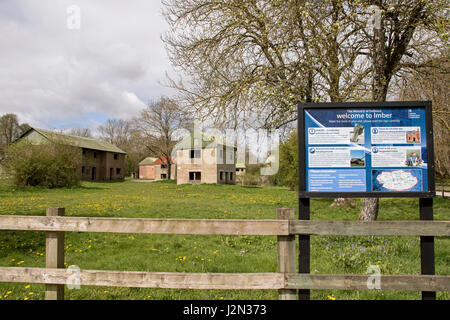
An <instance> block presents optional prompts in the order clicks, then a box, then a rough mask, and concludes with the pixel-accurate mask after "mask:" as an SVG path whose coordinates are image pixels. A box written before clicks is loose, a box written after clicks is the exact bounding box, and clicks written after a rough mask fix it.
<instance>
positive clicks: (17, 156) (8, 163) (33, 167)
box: [2, 140, 81, 188]
mask: <svg viewBox="0 0 450 320" xmlns="http://www.w3.org/2000/svg"><path fill="white" fill-rule="evenodd" d="M80 161H81V152H80V151H79V150H78V149H76V148H74V147H70V146H67V145H64V144H61V143H45V144H40V145H32V144H30V143H29V142H27V141H24V140H23V141H19V142H18V143H15V144H12V145H10V146H9V147H8V149H7V150H6V153H5V159H4V160H3V162H2V165H3V167H4V168H5V170H6V171H7V172H8V173H9V174H10V175H11V178H12V180H13V184H14V185H15V186H42V187H46V188H55V187H70V186H75V185H79V183H80V178H79V177H78V175H77V167H78V164H79V163H80Z"/></svg>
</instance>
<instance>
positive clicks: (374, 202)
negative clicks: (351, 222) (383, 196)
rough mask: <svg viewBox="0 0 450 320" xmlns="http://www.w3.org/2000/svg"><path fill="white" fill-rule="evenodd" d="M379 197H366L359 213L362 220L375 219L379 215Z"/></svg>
mask: <svg viewBox="0 0 450 320" xmlns="http://www.w3.org/2000/svg"><path fill="white" fill-rule="evenodd" d="M379 200H380V199H378V198H365V199H363V200H362V201H363V202H362V208H361V212H360V214H359V220H361V221H375V220H377V217H378V209H379V205H380V201H379Z"/></svg>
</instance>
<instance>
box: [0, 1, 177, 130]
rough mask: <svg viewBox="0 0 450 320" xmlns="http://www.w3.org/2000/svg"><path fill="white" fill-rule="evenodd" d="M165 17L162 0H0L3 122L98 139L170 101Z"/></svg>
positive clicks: (170, 70)
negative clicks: (112, 125)
mask: <svg viewBox="0 0 450 320" xmlns="http://www.w3.org/2000/svg"><path fill="white" fill-rule="evenodd" d="M161 10H162V5H161V3H160V0H131V1H124V0H108V1H104V0H81V1H79V0H71V1H66V0H58V1H55V0H39V1H36V0H0V115H3V114H5V113H15V114H17V115H18V117H19V122H20V123H24V122H26V123H28V124H30V125H31V126H36V127H38V128H42V129H56V130H67V129H70V128H74V127H88V128H90V129H91V130H93V131H94V132H95V129H96V128H97V127H98V125H100V124H102V123H104V122H106V120H107V119H109V118H122V119H130V118H132V117H134V116H136V115H138V113H139V111H140V110H142V109H143V108H145V107H146V104H147V103H148V101H150V100H152V99H157V98H158V97H160V96H161V95H169V96H170V95H171V94H172V93H173V92H172V91H171V90H170V89H168V88H166V87H164V86H163V85H161V84H160V83H161V82H164V78H165V74H166V72H167V73H169V74H172V73H173V71H172V69H171V67H170V64H169V62H168V58H167V55H166V51H165V49H164V45H163V43H162V41H161V39H160V37H161V34H162V33H164V32H166V31H167V30H168V25H167V23H166V22H165V20H164V18H163V17H162V14H161Z"/></svg>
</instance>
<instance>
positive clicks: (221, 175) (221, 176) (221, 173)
mask: <svg viewBox="0 0 450 320" xmlns="http://www.w3.org/2000/svg"><path fill="white" fill-rule="evenodd" d="M220 180H221V181H222V180H223V171H220Z"/></svg>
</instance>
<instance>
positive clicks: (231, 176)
mask: <svg viewBox="0 0 450 320" xmlns="http://www.w3.org/2000/svg"><path fill="white" fill-rule="evenodd" d="M230 180H231V181H233V172H230Z"/></svg>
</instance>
